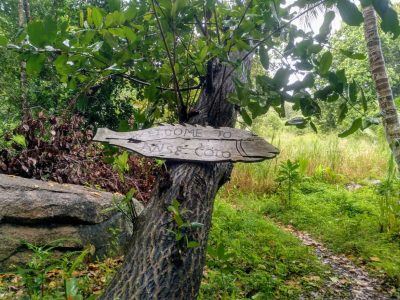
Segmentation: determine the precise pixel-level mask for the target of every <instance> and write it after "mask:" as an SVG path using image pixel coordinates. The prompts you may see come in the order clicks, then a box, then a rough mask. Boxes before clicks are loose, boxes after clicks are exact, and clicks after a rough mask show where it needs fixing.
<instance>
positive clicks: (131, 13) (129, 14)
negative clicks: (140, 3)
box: [124, 2, 137, 21]
mask: <svg viewBox="0 0 400 300" xmlns="http://www.w3.org/2000/svg"><path fill="white" fill-rule="evenodd" d="M136 15H137V6H136V3H135V2H133V3H131V4H130V5H129V7H128V8H127V10H125V11H124V17H125V19H126V20H128V21H129V20H132V19H133V18H135V17H136Z"/></svg>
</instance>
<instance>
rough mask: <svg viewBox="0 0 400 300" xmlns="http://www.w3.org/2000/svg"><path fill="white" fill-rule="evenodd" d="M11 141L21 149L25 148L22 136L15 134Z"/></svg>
mask: <svg viewBox="0 0 400 300" xmlns="http://www.w3.org/2000/svg"><path fill="white" fill-rule="evenodd" d="M12 141H13V142H14V143H16V144H18V145H20V146H21V147H23V148H26V139H25V137H24V136H23V135H20V134H16V135H14V136H13V137H12Z"/></svg>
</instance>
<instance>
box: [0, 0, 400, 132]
mask: <svg viewBox="0 0 400 300" xmlns="http://www.w3.org/2000/svg"><path fill="white" fill-rule="evenodd" d="M371 4H372V5H374V7H375V9H376V10H377V12H378V14H379V15H380V16H381V18H382V29H383V30H384V31H386V32H390V33H391V34H393V35H394V36H397V35H398V34H399V33H400V27H399V22H398V17H397V14H396V12H395V10H394V9H393V8H392V7H391V6H390V3H389V1H377V0H365V1H362V5H371ZM318 7H323V8H324V9H325V19H324V22H323V24H322V26H321V28H320V30H319V33H318V34H314V33H310V32H306V31H305V30H304V29H301V28H299V27H297V26H296V25H295V24H294V22H293V21H294V20H297V19H299V18H302V17H304V16H305V15H307V14H309V13H311V12H312V11H314V10H315V9H317V8H318ZM336 8H337V10H336ZM336 11H338V12H339V14H340V16H341V18H342V20H343V21H344V22H346V23H347V24H348V25H351V26H360V25H361V23H362V21H363V17H362V14H361V12H360V8H359V7H357V6H356V5H355V4H354V3H353V2H352V1H350V0H322V1H321V0H320V1H316V0H297V1H294V2H293V3H292V2H291V4H290V3H289V1H288V2H286V1H284V0H283V1H278V0H246V1H241V0H236V1H216V0H148V1H143V0H133V1H130V2H129V3H128V4H125V2H123V1H119V0H109V1H107V5H105V6H102V7H97V6H87V7H86V8H85V9H82V10H81V11H80V12H79V16H78V17H77V18H74V17H71V16H68V12H65V15H64V16H58V17H57V18H53V17H46V18H43V19H34V20H32V21H31V22H30V23H29V24H28V25H27V27H26V28H25V29H24V30H23V31H21V32H20V33H19V34H18V35H17V37H16V38H13V39H12V40H11V41H9V38H8V37H6V36H1V38H0V46H5V45H8V46H7V47H8V48H10V49H12V50H13V51H18V52H19V53H21V54H22V57H23V59H26V60H27V72H28V75H29V76H31V77H35V76H39V75H40V74H41V72H42V71H43V68H44V66H45V65H48V64H50V65H52V66H53V67H54V68H55V70H56V72H57V74H58V77H59V79H60V81H61V82H62V83H64V84H65V85H66V86H67V88H68V89H69V90H72V91H76V93H77V94H78V96H77V97H78V98H79V93H82V91H87V90H88V89H90V88H91V87H93V86H94V85H99V84H100V85H101V84H104V83H105V82H107V81H109V80H110V79H112V78H123V79H124V80H126V81H129V82H130V83H131V84H134V85H135V87H136V89H137V94H136V98H137V100H138V101H142V102H143V103H145V105H142V106H141V107H140V109H139V110H138V111H137V112H136V115H135V116H136V119H137V121H140V122H141V123H142V126H150V125H151V123H152V122H153V121H154V120H155V119H157V118H160V117H162V116H165V115H169V116H170V117H171V118H173V119H179V121H182V122H184V121H186V120H187V118H188V115H189V112H190V111H191V109H192V108H193V104H194V103H195V101H196V99H197V97H198V95H199V91H200V90H201V89H202V88H204V87H205V85H206V82H207V80H206V78H209V77H210V76H211V74H210V72H209V71H210V69H209V68H208V66H210V62H214V63H216V62H218V63H220V64H222V65H225V66H230V67H233V68H234V69H239V68H240V67H241V64H242V62H243V59H241V60H237V61H235V60H232V58H231V57H232V53H233V52H237V51H240V52H242V53H247V54H246V55H244V57H250V55H251V54H253V53H257V54H258V55H259V59H260V63H261V65H262V67H263V69H264V71H263V72H261V73H259V74H257V76H256V78H255V79H254V78H251V76H250V73H249V74H248V77H249V78H248V80H247V82H246V83H244V82H241V81H239V80H235V86H236V93H235V94H234V95H231V97H230V99H229V100H230V101H231V102H233V103H234V104H236V105H237V107H238V108H239V111H240V113H241V115H242V117H243V120H244V121H245V122H246V123H248V124H251V122H252V119H253V118H255V117H257V116H259V115H262V114H264V113H266V112H267V111H268V110H269V109H270V108H273V109H275V110H276V111H277V112H279V114H280V115H281V116H284V115H285V103H290V104H291V105H292V106H293V109H294V110H297V111H299V113H301V115H302V116H303V117H301V118H297V119H296V120H295V121H293V122H292V123H290V122H289V124H292V125H296V126H298V127H304V126H306V125H307V124H309V125H310V126H311V127H312V128H313V129H315V130H316V126H315V124H314V122H313V119H315V118H318V117H319V116H320V115H321V104H323V103H326V102H329V103H338V104H337V105H341V106H342V107H343V111H346V110H348V106H349V105H352V106H355V105H356V104H357V103H362V102H363V98H362V89H360V88H359V86H358V85H357V83H356V82H355V81H351V80H348V78H347V76H346V72H345V70H343V69H339V70H334V69H333V68H332V62H333V60H334V57H333V54H332V52H331V51H330V49H329V47H327V43H328V38H329V35H330V31H331V25H332V22H333V20H334V18H335V15H336V14H337V13H336ZM342 53H343V54H344V55H346V56H348V57H350V58H352V59H365V54H359V53H352V52H351V51H350V50H347V49H344V50H343V52H342ZM277 54H280V56H278V55H277ZM277 57H280V63H276V62H277ZM271 62H274V63H271ZM227 70H229V69H227ZM227 73H229V71H228V72H227ZM228 75H229V74H226V76H228ZM295 79H297V80H295ZM213 88H214V89H219V88H220V87H218V86H214V87H213ZM343 99H344V100H345V102H343ZM343 103H345V104H343ZM363 105H364V104H363ZM344 116H345V113H343V117H344ZM364 117H365V116H360V117H359V118H357V119H356V120H355V121H354V122H353V125H352V127H351V128H350V129H349V130H348V131H347V132H345V133H343V134H342V136H345V135H347V133H351V132H353V131H355V130H357V129H358V128H360V127H361V126H363V124H364V125H365V124H366V123H365V122H364V119H363V118H364ZM360 124H361V125H360Z"/></svg>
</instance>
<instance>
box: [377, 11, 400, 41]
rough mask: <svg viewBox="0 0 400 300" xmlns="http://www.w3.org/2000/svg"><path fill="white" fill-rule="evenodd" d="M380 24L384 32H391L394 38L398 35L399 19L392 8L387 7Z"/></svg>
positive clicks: (399, 29)
mask: <svg viewBox="0 0 400 300" xmlns="http://www.w3.org/2000/svg"><path fill="white" fill-rule="evenodd" d="M381 18H382V23H381V27H382V30H383V31H384V32H391V33H393V35H394V38H396V37H398V36H399V34H400V25H399V17H398V15H397V12H396V11H395V10H394V9H393V8H392V7H388V8H387V9H386V10H385V12H384V13H383V14H382V15H381Z"/></svg>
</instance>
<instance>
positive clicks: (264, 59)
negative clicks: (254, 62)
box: [259, 46, 269, 71]
mask: <svg viewBox="0 0 400 300" xmlns="http://www.w3.org/2000/svg"><path fill="white" fill-rule="evenodd" d="M259 54H260V61H261V65H262V66H263V68H264V69H265V70H266V71H268V69H269V57H268V51H267V50H266V49H265V48H264V46H260V49H259Z"/></svg>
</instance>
